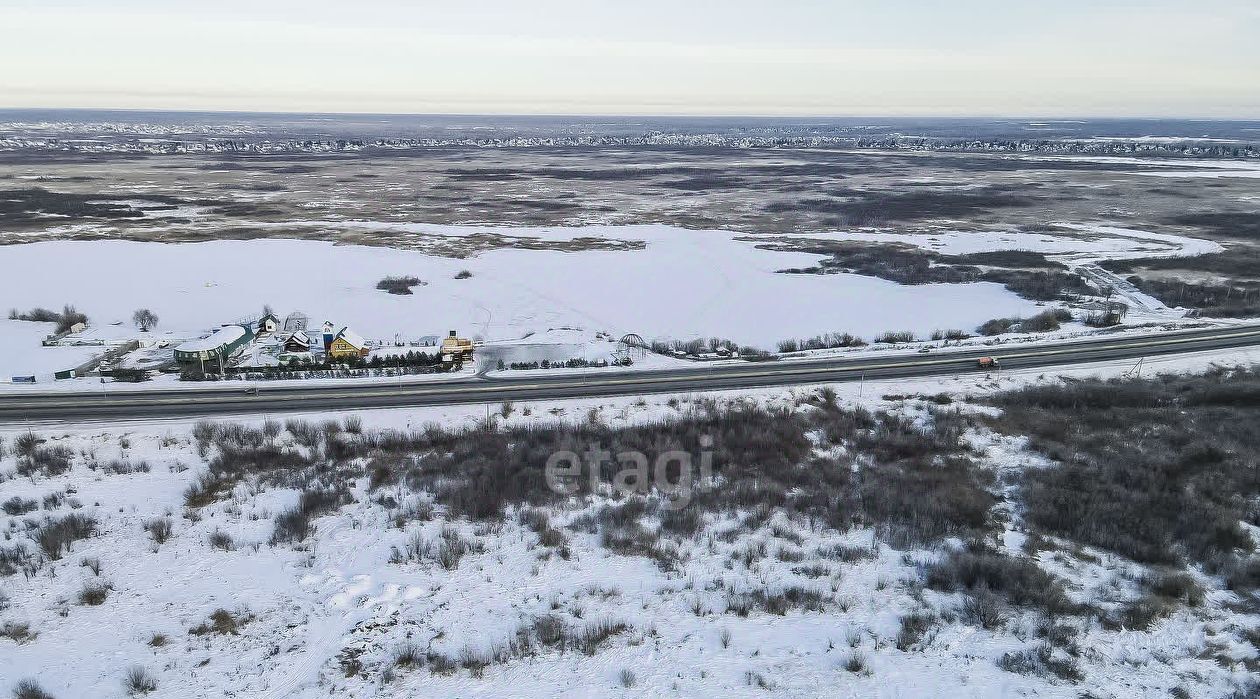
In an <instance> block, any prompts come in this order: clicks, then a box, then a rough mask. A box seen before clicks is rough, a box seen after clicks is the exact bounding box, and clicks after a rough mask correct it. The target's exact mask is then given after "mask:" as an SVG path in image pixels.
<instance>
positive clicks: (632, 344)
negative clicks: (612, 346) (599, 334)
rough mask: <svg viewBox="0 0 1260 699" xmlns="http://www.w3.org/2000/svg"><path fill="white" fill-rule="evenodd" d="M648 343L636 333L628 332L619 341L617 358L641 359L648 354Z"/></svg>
mask: <svg viewBox="0 0 1260 699" xmlns="http://www.w3.org/2000/svg"><path fill="white" fill-rule="evenodd" d="M647 351H648V343H647V341H646V340H644V339H643V337H642V336H640V335H638V334H636V333H627V334H625V335H622V336H621V339H620V340H618V341H617V358H618V359H622V358H627V359H631V360H634V361H636V362H637V361H640V360H642V359H643V358H644V357H646V356H647Z"/></svg>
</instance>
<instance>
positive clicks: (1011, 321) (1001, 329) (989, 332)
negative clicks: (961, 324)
mask: <svg viewBox="0 0 1260 699" xmlns="http://www.w3.org/2000/svg"><path fill="white" fill-rule="evenodd" d="M1020 320H1021V319H1020V318H994V319H992V320H986V321H985V322H984V323H982V324H981V325H980V327H978V328H976V332H978V333H980V334H981V335H984V336H986V337H992V336H994V335H1002V334H1004V333H1008V332H1010V331H1011V328H1014V327H1015V326H1016V325H1019V322H1020Z"/></svg>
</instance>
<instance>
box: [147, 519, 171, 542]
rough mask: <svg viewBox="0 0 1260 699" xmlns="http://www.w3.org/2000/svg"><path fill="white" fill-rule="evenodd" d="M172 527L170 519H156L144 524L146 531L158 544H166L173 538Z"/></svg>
mask: <svg viewBox="0 0 1260 699" xmlns="http://www.w3.org/2000/svg"><path fill="white" fill-rule="evenodd" d="M172 527H173V525H172V524H171V520H170V518H169V517H156V518H154V519H151V520H149V521H147V522H145V523H144V530H145V531H147V532H148V533H149V536H150V537H151V538H152V539H153V542H154V543H156V544H165V543H166V541H167V540H168V539H170V538H171V530H172Z"/></svg>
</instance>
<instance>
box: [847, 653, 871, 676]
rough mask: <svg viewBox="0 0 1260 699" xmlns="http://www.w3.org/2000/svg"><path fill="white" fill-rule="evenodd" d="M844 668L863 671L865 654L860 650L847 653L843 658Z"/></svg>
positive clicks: (857, 671)
mask: <svg viewBox="0 0 1260 699" xmlns="http://www.w3.org/2000/svg"><path fill="white" fill-rule="evenodd" d="M844 669H845V670H848V671H849V672H852V673H859V672H864V671H865V670H866V656H865V655H864V654H863V653H862V651H860V650H855V651H853V652H851V653H849V656H848V657H847V658H845V661H844Z"/></svg>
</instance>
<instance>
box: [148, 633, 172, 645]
mask: <svg viewBox="0 0 1260 699" xmlns="http://www.w3.org/2000/svg"><path fill="white" fill-rule="evenodd" d="M170 640H171V639H170V637H168V636H167V635H166V634H164V633H155V634H153V635H152V636H151V637H149V646H150V647H153V648H161V647H162V646H165V645H166V644H167V643H170Z"/></svg>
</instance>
